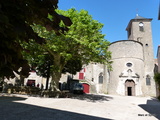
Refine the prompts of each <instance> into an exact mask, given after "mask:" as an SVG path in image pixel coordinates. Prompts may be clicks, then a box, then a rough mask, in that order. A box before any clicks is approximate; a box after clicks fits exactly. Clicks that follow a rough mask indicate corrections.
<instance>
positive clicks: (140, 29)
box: [139, 22, 144, 31]
mask: <svg viewBox="0 0 160 120" xmlns="http://www.w3.org/2000/svg"><path fill="white" fill-rule="evenodd" d="M139 31H144V25H143V22H140V23H139Z"/></svg>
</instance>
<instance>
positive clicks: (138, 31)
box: [24, 15, 156, 96]
mask: <svg viewBox="0 0 160 120" xmlns="http://www.w3.org/2000/svg"><path fill="white" fill-rule="evenodd" d="M151 21H152V19H151V18H143V17H141V16H139V15H137V16H136V17H135V18H134V19H131V20H130V21H129V23H128V26H127V28H126V31H127V34H128V40H119V41H116V42H113V43H111V44H110V46H109V49H108V50H109V51H111V52H112V58H111V60H112V61H113V63H112V71H110V70H108V69H107V66H106V65H103V64H98V63H90V64H89V65H86V66H83V69H82V70H81V71H80V72H78V73H77V74H76V75H74V76H73V80H75V81H78V82H81V83H83V85H84V88H85V91H86V93H105V94H117V95H123V96H156V84H155V81H154V79H153V77H154V66H155V63H154V54H153V44H152V30H151ZM69 78H71V77H69V74H65V75H62V77H61V79H60V84H63V83H68V82H67V81H70V80H69ZM31 82H32V83H33V82H34V83H35V85H37V84H38V85H40V86H39V87H42V86H41V85H44V88H45V86H46V79H44V78H41V77H39V76H37V75H36V74H35V73H32V74H31V75H30V76H29V77H28V78H26V79H25V82H24V85H27V84H29V83H31ZM68 88H69V87H68Z"/></svg>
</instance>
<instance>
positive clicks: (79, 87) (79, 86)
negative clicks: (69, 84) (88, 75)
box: [73, 83, 84, 94]
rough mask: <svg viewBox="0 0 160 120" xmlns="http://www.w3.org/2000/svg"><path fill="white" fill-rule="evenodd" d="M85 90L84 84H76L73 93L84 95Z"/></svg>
mask: <svg viewBox="0 0 160 120" xmlns="http://www.w3.org/2000/svg"><path fill="white" fill-rule="evenodd" d="M83 90H84V87H83V85H82V83H75V84H74V85H73V93H80V94H83Z"/></svg>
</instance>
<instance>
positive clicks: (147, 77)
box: [146, 75, 151, 85]
mask: <svg viewBox="0 0 160 120" xmlns="http://www.w3.org/2000/svg"><path fill="white" fill-rule="evenodd" d="M146 85H151V77H150V76H149V75H147V76H146Z"/></svg>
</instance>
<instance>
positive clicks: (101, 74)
mask: <svg viewBox="0 0 160 120" xmlns="http://www.w3.org/2000/svg"><path fill="white" fill-rule="evenodd" d="M102 83H103V73H100V74H99V84H102Z"/></svg>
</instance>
